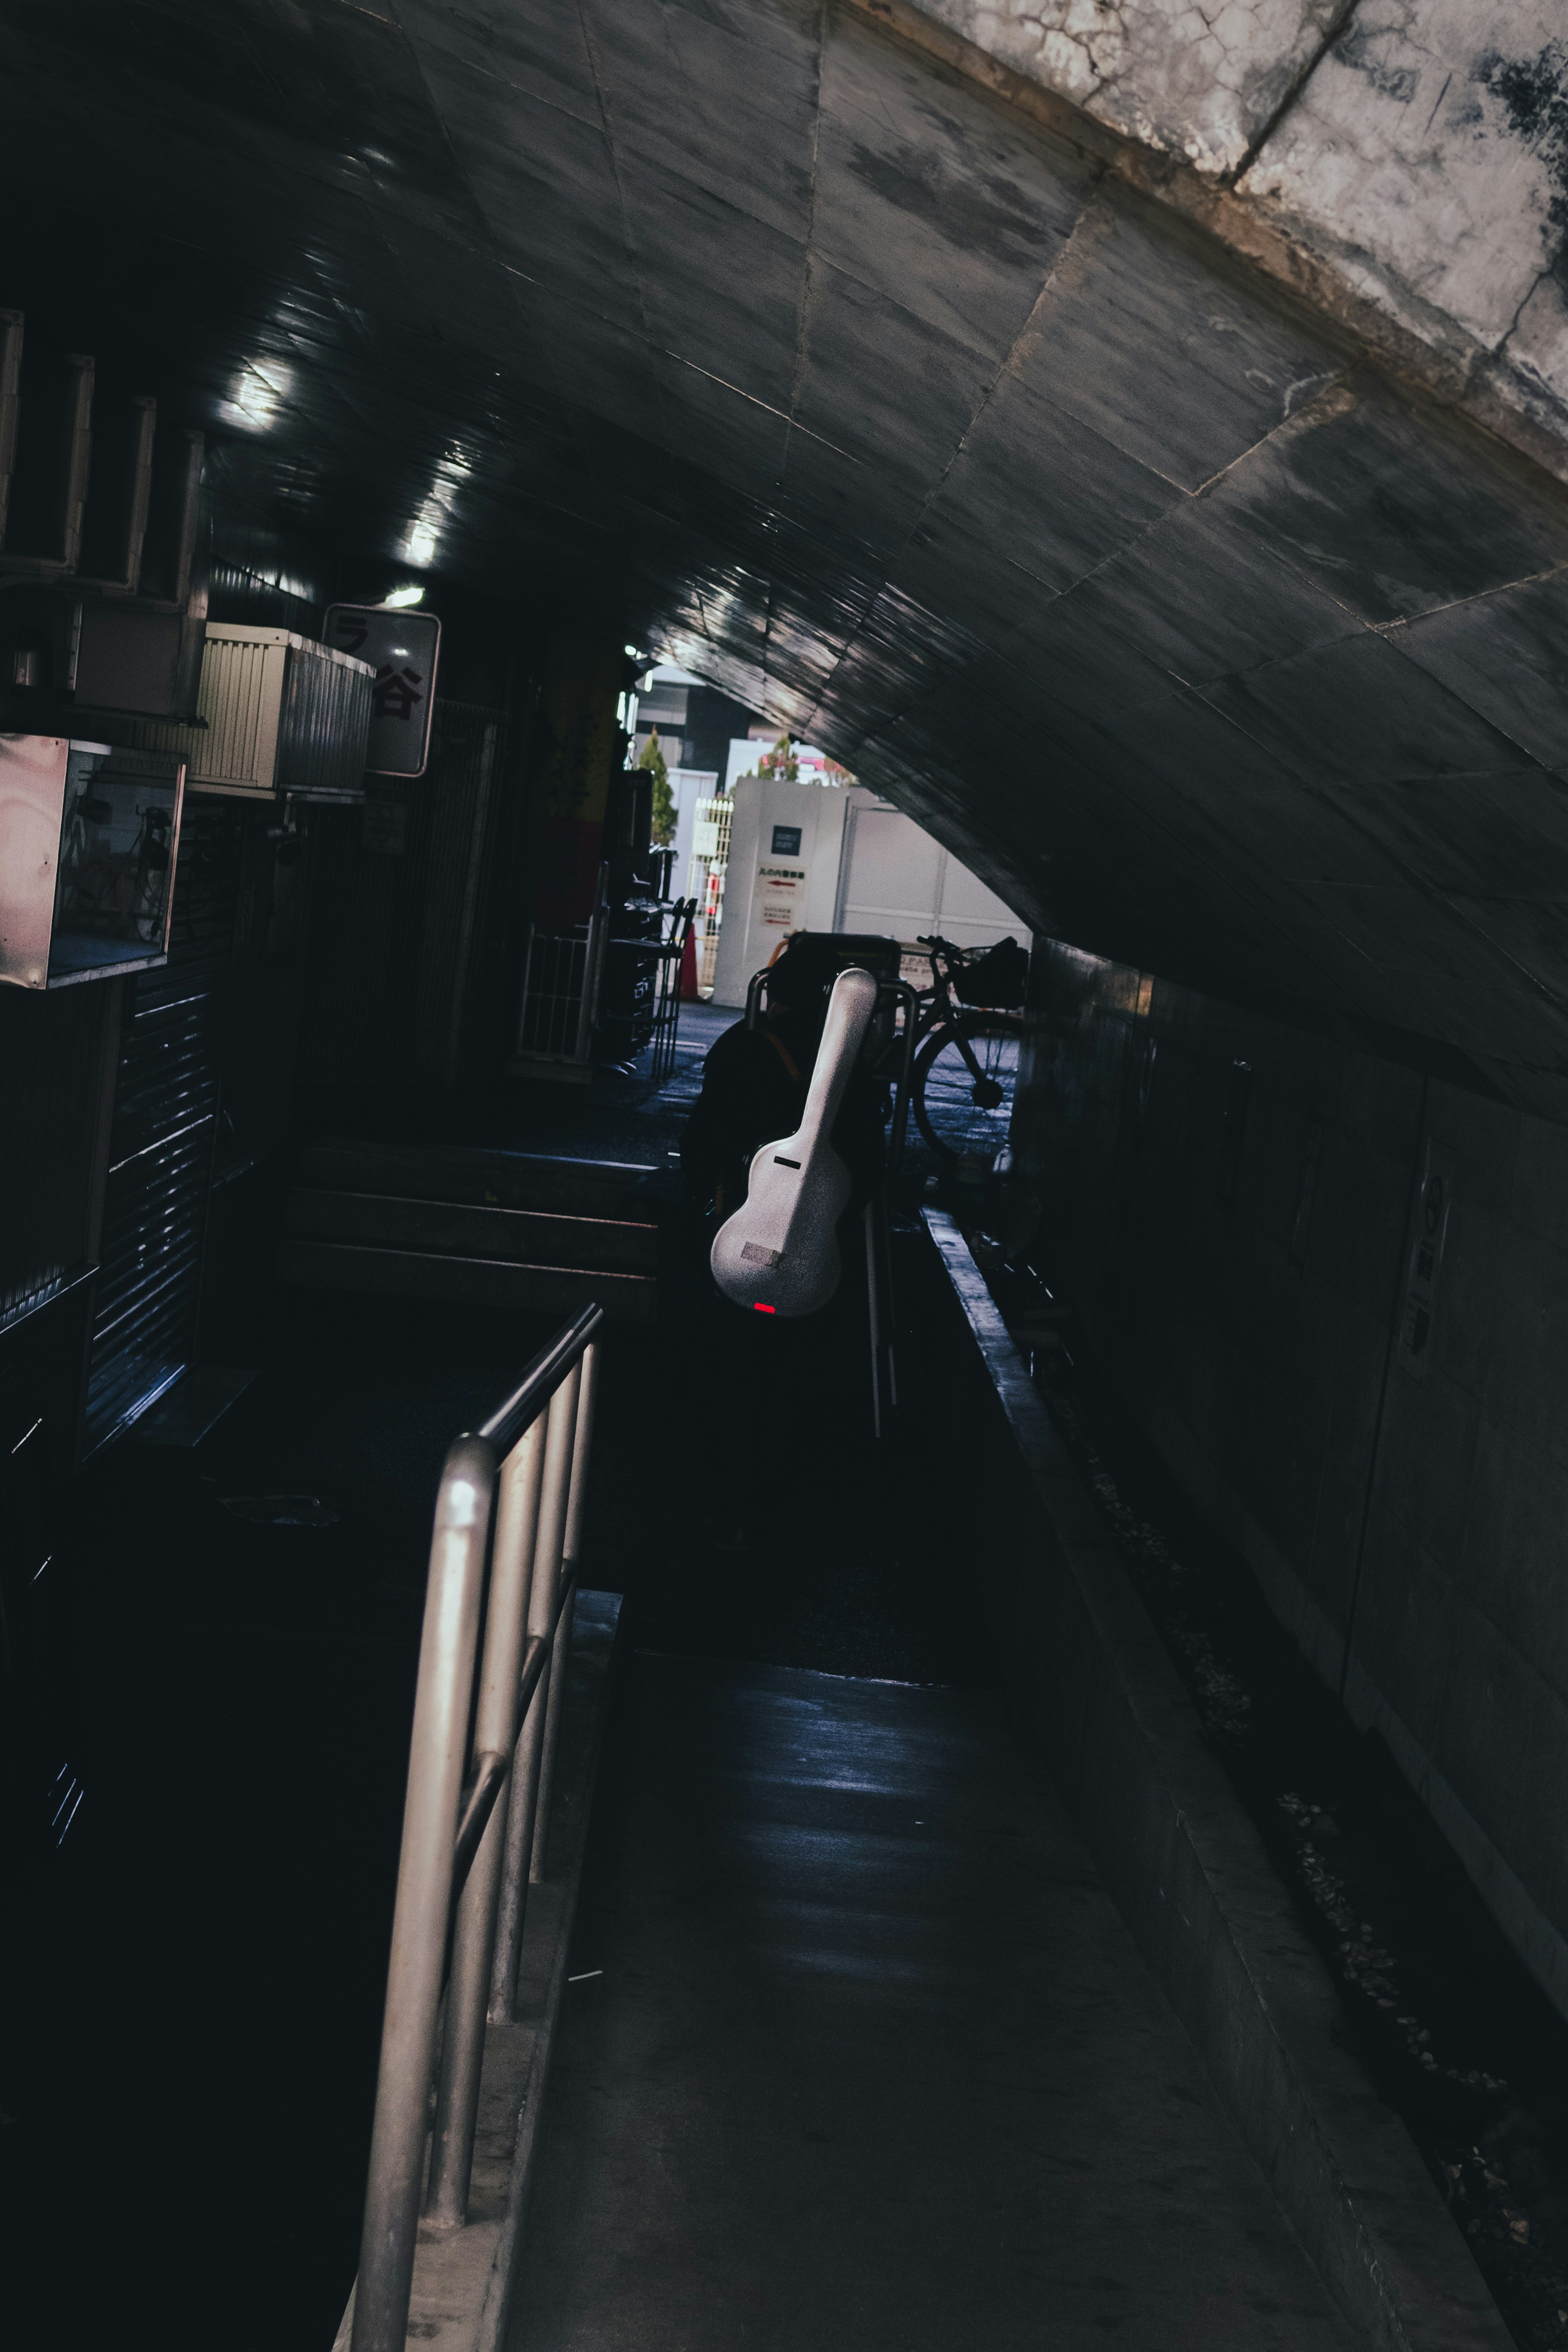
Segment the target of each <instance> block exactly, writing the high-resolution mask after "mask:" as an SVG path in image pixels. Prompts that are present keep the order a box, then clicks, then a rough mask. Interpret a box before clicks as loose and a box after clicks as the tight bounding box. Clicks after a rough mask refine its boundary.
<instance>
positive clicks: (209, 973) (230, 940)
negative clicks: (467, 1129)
mask: <svg viewBox="0 0 1568 2352" xmlns="http://www.w3.org/2000/svg"><path fill="white" fill-rule="evenodd" d="M242 822H243V819H242V815H241V813H240V812H239V811H237V810H235V809H230V808H225V807H214V806H212V805H211V804H210V803H195V804H194V805H193V804H192V803H187V804H186V811H185V821H184V825H183V833H182V837H181V843H180V864H179V870H178V874H177V877H176V881H175V892H174V919H173V933H172V938H171V940H170V942H169V961H168V963H167V964H166V965H164V966H163V967H162V969H161V970H158V971H144V972H141V973H139V974H138V975H137V977H136V978H135V979H134V980H133V981H131V982H127V983H126V986H127V989H128V991H129V997H128V1002H127V1004H126V1009H125V1020H124V1024H123V1027H122V1029H121V1033H120V1068H119V1073H118V1078H117V1084H116V1090H115V1103H114V1124H113V1129H112V1131H111V1136H110V1154H109V1182H108V1190H107V1194H106V1197H105V1202H104V1217H103V1238H102V1244H101V1247H100V1251H99V1283H98V1299H97V1306H96V1311H95V1314H94V1318H93V1339H92V1369H91V1372H90V1375H89V1383H88V1402H87V1429H86V1446H87V1450H88V1451H89V1452H91V1451H92V1450H94V1449H95V1448H96V1447H98V1446H99V1445H102V1444H104V1443H105V1442H106V1440H108V1439H109V1438H110V1437H112V1436H113V1435H114V1434H115V1433H116V1431H118V1430H120V1429H123V1428H124V1427H125V1425H126V1423H128V1422H131V1421H134V1420H135V1419H136V1417H137V1415H138V1414H139V1413H141V1412H145V1410H146V1408H147V1407H148V1406H149V1405H150V1404H152V1403H153V1402H154V1401H155V1400H156V1399H157V1398H158V1397H160V1396H161V1395H162V1392H163V1391H164V1390H165V1389H166V1388H168V1387H169V1386H170V1385H171V1384H172V1381H175V1380H177V1379H178V1378H179V1375H180V1373H181V1372H182V1371H183V1370H184V1368H185V1366H186V1364H187V1363H188V1362H189V1361H190V1358H191V1351H192V1348H193V1342H194V1338H195V1328H196V1309H197V1305H198V1302H199V1297H200V1291H201V1274H202V1242H203V1236H204V1231H205V1226H206V1217H207V1196H208V1192H209V1189H210V1182H211V1175H212V1162H213V1145H214V1135H215V1129H216V1120H217V1114H218V1096H219V1082H220V1072H221V1058H222V1041H223V1024H224V1016H225V1011H226V996H227V983H228V979H229V974H230V971H231V969H232V966H233V962H234V948H235V919H236V912H237V908H238V899H239V870H240V840H241V826H242Z"/></svg>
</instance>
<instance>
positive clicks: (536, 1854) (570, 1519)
mask: <svg viewBox="0 0 1568 2352" xmlns="http://www.w3.org/2000/svg"><path fill="white" fill-rule="evenodd" d="M598 1401H599V1342H598V1341H597V1340H596V1339H595V1340H591V1342H590V1343H589V1345H588V1346H587V1347H586V1348H585V1349H583V1351H582V1395H581V1398H580V1402H579V1404H578V1408H577V1443H576V1444H575V1445H574V1446H573V1448H572V1456H571V1499H570V1503H569V1505H568V1507H567V1514H566V1539H565V1542H564V1545H563V1547H562V1556H561V1574H562V1577H563V1578H567V1577H570V1578H572V1579H574V1580H575V1578H576V1576H577V1572H578V1567H579V1563H580V1560H581V1558H582V1529H583V1521H584V1519H585V1517H586V1516H587V1511H588V1460H589V1454H590V1453H591V1450H592V1446H593V1415H594V1408H595V1406H596V1405H597V1403H598ZM576 1606H577V1592H576V1587H575V1582H574V1584H573V1589H572V1591H570V1593H569V1594H568V1596H567V1603H566V1607H565V1608H564V1609H563V1610H562V1611H561V1612H560V1626H559V1631H558V1633H557V1634H556V1637H555V1649H554V1652H553V1654H552V1655H551V1658H550V1675H549V1699H548V1701H547V1704H546V1711H545V1734H544V1759H543V1761H542V1763H541V1764H540V1766H539V1793H538V1804H537V1806H536V1807H535V1811H534V1847H533V1855H532V1859H531V1860H530V1862H529V1864H528V1876H529V1878H530V1879H531V1880H532V1881H533V1883H534V1884H535V1885H538V1883H539V1881H540V1880H541V1879H542V1878H543V1877H544V1874H545V1863H546V1861H547V1860H548V1858H549V1801H550V1791H551V1790H552V1788H553V1787H554V1785H555V1759H556V1750H557V1748H559V1745H560V1717H561V1708H562V1706H564V1704H565V1701H566V1669H567V1657H568V1653H569V1652H570V1648H571V1620H572V1614H573V1612H574V1611H575V1609H576Z"/></svg>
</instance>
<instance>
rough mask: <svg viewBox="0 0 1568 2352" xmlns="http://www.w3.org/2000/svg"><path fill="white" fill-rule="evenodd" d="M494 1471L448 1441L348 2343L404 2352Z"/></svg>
mask: <svg viewBox="0 0 1568 2352" xmlns="http://www.w3.org/2000/svg"><path fill="white" fill-rule="evenodd" d="M495 1476H496V1454H495V1449H494V1447H493V1446H491V1445H489V1444H486V1442H485V1440H484V1439H483V1438H477V1437H460V1438H458V1439H457V1440H456V1441H455V1444H453V1445H452V1446H451V1447H450V1449H449V1450H448V1453H447V1456H446V1464H445V1467H444V1470H443V1472H442V1475H441V1486H440V1491H439V1493H438V1494H437V1496H436V1504H435V1525H434V1531H433V1534H432V1537H431V1545H430V1576H429V1581H428V1584H427V1587H426V1592H425V1603H424V1626H423V1633H422V1634H421V1637H420V1646H419V1676H418V1682H417V1685H416V1687H415V1693H414V1703H413V1734H412V1736H411V1738H410V1741H409V1759H408V1796H407V1800H406V1801H405V1803H404V1807H403V1817H402V1853H401V1856H400V1859H399V1864H398V1883H397V1906H396V1909H395V1911H394V1913H393V1916H392V1957H391V1960H390V1963H389V1965H388V1969H387V2000H386V2014H385V2021H384V2023H383V2025H382V2057H381V2070H380V2074H379V2075H378V2078H377V2083H376V2112H375V2124H374V2126H373V2128H372V2131H371V2166H370V2184H369V2188H368V2189H367V2192H366V2197H365V2221H364V2231H363V2234H362V2236H361V2243H360V2275H359V2284H358V2287H357V2290H356V2293H355V2298H354V2333H353V2338H352V2345H353V2352H403V2347H404V2344H405V2341H406V2336H407V2328H408V2303H409V2294H410V2290H411V2287H412V2284H413V2254H414V2246H415V2243H416V2241H417V2238H418V2234H419V2203H420V2185H421V2174H422V2172H423V2166H424V2127H425V2110H426V2103H427V2100H428V2096H429V2090H430V2075H431V2067H432V2063H433V2062H434V2055H435V2026H436V2012H437V2010H438V2008H439V2005H440V2000H441V1971H442V1963H443V1960H444V1956H445V1948H446V1922H447V1915H448V1911H449V1907H450V1905H451V1899H452V1864H453V1830H454V1826H455V1822H456V1819H457V1803H458V1797H459V1794H460V1791H461V1790H462V1787H463V1777H464V1774H463V1768H464V1764H465V1758H466V1749H467V1744H468V1707H469V1699H470V1695H471V1693H472V1691H473V1687H474V1652H475V1644H476V1641H477V1639H478V1633H479V1601H480V1594H481V1591H482V1588H483V1585H484V1580H485V1555H486V1548H487V1544H488V1538H489V1532H490V1501H491V1496H492V1494H493V1491H494V1486H495Z"/></svg>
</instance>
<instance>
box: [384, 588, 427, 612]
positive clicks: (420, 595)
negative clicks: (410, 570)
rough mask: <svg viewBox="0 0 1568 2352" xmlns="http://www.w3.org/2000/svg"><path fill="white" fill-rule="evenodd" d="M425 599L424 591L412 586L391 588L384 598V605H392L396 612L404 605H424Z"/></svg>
mask: <svg viewBox="0 0 1568 2352" xmlns="http://www.w3.org/2000/svg"><path fill="white" fill-rule="evenodd" d="M423 599H424V591H423V588H417V587H414V586H413V585H410V586H409V587H407V588H389V589H388V591H387V593H386V594H385V595H384V596H383V597H382V604H388V605H391V606H392V608H393V609H394V610H395V609H396V608H397V607H399V606H401V605H403V604H422V603H423Z"/></svg>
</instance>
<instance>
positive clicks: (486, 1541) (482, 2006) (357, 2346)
mask: <svg viewBox="0 0 1568 2352" xmlns="http://www.w3.org/2000/svg"><path fill="white" fill-rule="evenodd" d="M603 1319H604V1317H603V1312H602V1309H601V1308H600V1307H586V1308H585V1309H584V1310H583V1312H582V1313H581V1314H580V1316H579V1317H578V1318H577V1319H576V1321H575V1322H573V1323H570V1324H568V1325H567V1326H566V1327H565V1328H564V1329H562V1330H561V1331H559V1332H558V1333H557V1335H556V1337H555V1338H554V1339H552V1340H551V1341H550V1343H549V1346H548V1347H546V1348H543V1349H540V1351H539V1353H538V1355H537V1356H536V1357H535V1358H534V1360H533V1361H532V1363H531V1364H529V1365H528V1369H527V1370H526V1371H525V1372H524V1374H523V1377H522V1379H521V1380H520V1381H519V1382H518V1384H517V1388H516V1389H515V1390H514V1391H512V1393H511V1395H510V1396H508V1397H507V1398H506V1399H505V1400H504V1401H503V1402H502V1403H501V1404H499V1405H498V1406H497V1409H496V1411H495V1412H493V1413H492V1414H491V1415H490V1417H489V1419H488V1420H487V1421H486V1422H485V1423H483V1424H482V1426H481V1427H480V1428H479V1429H478V1430H477V1431H476V1432H474V1433H471V1434H469V1435H465V1436H463V1437H459V1438H457V1439H456V1440H455V1442H454V1443H453V1444H452V1445H451V1446H450V1447H449V1448H448V1451H447V1455H446V1462H445V1466H444V1469H443V1471H442V1474H441V1485H440V1488H439V1490H438V1492H437V1495H436V1503H435V1522H434V1532H433V1534H432V1537H431V1546H430V1574H429V1580H428V1583H427V1586H426V1591H425V1604H424V1626H423V1633H422V1635H421V1638H420V1651H419V1675H418V1681H417V1685H416V1687H415V1695H414V1706H413V1731H412V1734H411V1736H410V1741H409V1765H408V1794H407V1798H406V1801H405V1803H404V1808H403V1825H402V1853H401V1856H400V1859H399V1864H398V1884H397V1903H396V1906H395V1909H394V1912H393V1916H392V1957H391V1960H390V1962H389V1965H388V1969H387V2000H386V2012H385V2018H384V2021H383V2025H382V2055H381V2068H380V2073H379V2075H378V2078H377V2084H376V2111H375V2122H374V2125H373V2126H372V2129H371V2160H370V2178H369V2182H368V2185H367V2188H366V2192H365V2219H364V2230H363V2234H362V2236H361V2246H360V2272H359V2277H358V2280H357V2282H356V2284H355V2289H354V2319H353V2334H352V2337H351V2339H350V2340H351V2344H352V2347H353V2352H403V2347H404V2344H405V2341H406V2337H407V2330H408V2310H409V2300H410V2296H411V2294H412V2292H413V2262H414V2249H415V2246H416V2244H417V2242H418V2238H419V2231H420V2211H421V2205H422V2201H423V2202H424V2204H425V2227H426V2228H427V2229H435V2230H455V2229H461V2228H462V2227H463V2225H464V2223H465V2221H466V2218H467V2204H468V2187H469V2179H470V2175H471V2173H472V2170H473V2162H474V2135H475V2127H476V2120H477V2116H478V2105H479V2074H480V2065H481V2062H482V2059H483V2056H484V2045H485V2026H486V2019H488V2020H489V2021H493V2022H503V2021H507V2020H509V2019H510V2018H511V2016H512V2014H513V2007H514V2002H515V2000H516V1992H517V1957H518V1954H519V1952H520V1950H521V1945H522V1928H523V1912H524V1907H525V1905H526V1901H527V1896H528V1879H529V1877H530V1876H534V1877H538V1875H539V1868H538V1864H539V1862H540V1861H541V1860H542V1854H543V1833H544V1830H545V1827H546V1819H547V1808H548V1805H549V1785H550V1781H551V1779H552V1777H553V1769H554V1762H555V1758H554V1745H555V1740H556V1738H557V1737H558V1736H559V1726H560V1715H561V1709H560V1692H561V1688H562V1685H564V1682H565V1675H563V1674H556V1673H554V1672H553V1671H552V1666H553V1664H554V1663H555V1662H556V1661H557V1660H558V1659H559V1657H561V1656H562V1655H563V1654H564V1653H565V1651H566V1648H567V1646H568V1644H569V1643H570V1633H571V1613H572V1602H573V1597H574V1593H575V1590H576V1582H577V1572H578V1559H579V1554H580V1547H581V1539H582V1526H583V1516H584V1504H585V1497H586V1485H587V1473H588V1460H589V1454H590V1449H591V1444H592V1435H593V1415H594V1405H595V1398H596V1391H597V1387H598V1375H599V1349H598V1346H597V1344H596V1340H595V1335H596V1333H597V1332H598V1330H599V1328H600V1326H601V1323H602V1322H603ZM481 1614H483V1619H484V1624H483V1631H482V1633H481V1624H480V1619H481ZM470 1717H472V1722H470ZM530 1864H531V1865H533V1867H532V1868H530ZM454 1909H455V1919H454ZM449 1935H450V1939H451V1968H450V1972H449V1973H448V1972H447V1969H446V1954H447V1944H448V1937H449ZM444 1978H445V1984H444V1990H445V1995H446V2008H445V2021H444V2027H443V2025H442V2021H441V2001H442V1992H443V1979H444ZM438 2035H439V2039H440V2042H441V2065H440V2080H439V2084H438V2085H437V2091H436V2103H435V2125H434V2137H433V2142H432V2149H431V2157H430V2168H429V2172H430V2185H429V2197H428V2200H423V2188H424V2174H425V2138H426V2132H427V2128H428V2122H429V2107H430V2089H431V2082H432V2077H433V2075H434V2073H435V2061H436V2043H437V2039H438Z"/></svg>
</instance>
